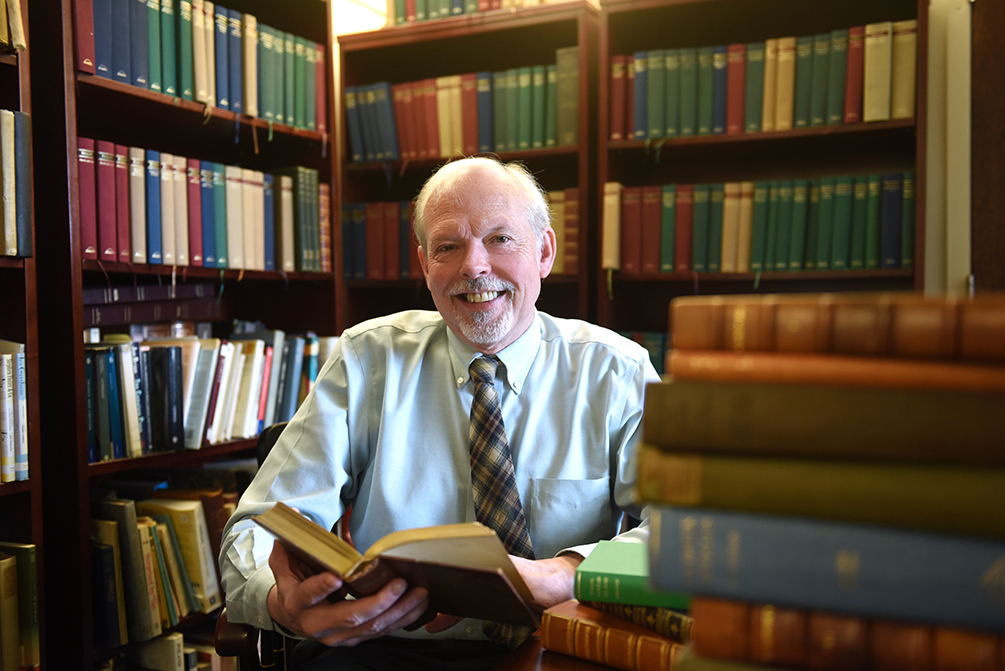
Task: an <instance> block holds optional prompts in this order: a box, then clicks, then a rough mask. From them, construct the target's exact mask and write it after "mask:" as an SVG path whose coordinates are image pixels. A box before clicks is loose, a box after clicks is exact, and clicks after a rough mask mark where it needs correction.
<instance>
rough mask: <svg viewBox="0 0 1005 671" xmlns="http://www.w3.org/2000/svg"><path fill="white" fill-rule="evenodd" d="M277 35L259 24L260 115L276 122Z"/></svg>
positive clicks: (267, 27) (262, 24)
mask: <svg viewBox="0 0 1005 671" xmlns="http://www.w3.org/2000/svg"><path fill="white" fill-rule="evenodd" d="M275 58H276V35H275V31H274V30H273V29H272V28H271V27H270V26H267V25H265V24H264V23H259V24H258V113H259V115H260V116H261V117H262V118H263V119H265V120H266V121H276V98H275V96H276V61H275Z"/></svg>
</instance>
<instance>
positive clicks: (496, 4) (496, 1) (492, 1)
mask: <svg viewBox="0 0 1005 671" xmlns="http://www.w3.org/2000/svg"><path fill="white" fill-rule="evenodd" d="M489 9H502V0H489Z"/></svg>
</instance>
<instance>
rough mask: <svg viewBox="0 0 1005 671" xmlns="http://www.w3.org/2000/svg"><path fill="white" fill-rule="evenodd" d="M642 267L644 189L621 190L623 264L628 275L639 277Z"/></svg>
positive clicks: (622, 268)
mask: <svg viewBox="0 0 1005 671" xmlns="http://www.w3.org/2000/svg"><path fill="white" fill-rule="evenodd" d="M641 265H642V187H639V186H626V187H624V188H623V189H622V190H621V264H620V270H621V272H622V273H624V274H626V275H638V274H639V272H640V271H641Z"/></svg>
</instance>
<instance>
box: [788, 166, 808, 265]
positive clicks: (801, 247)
mask: <svg viewBox="0 0 1005 671" xmlns="http://www.w3.org/2000/svg"><path fill="white" fill-rule="evenodd" d="M809 201H810V181H809V180H808V179H794V180H792V226H791V233H790V234H789V265H788V270H802V269H803V264H804V263H805V259H806V222H807V216H808V215H809V205H810V202H809Z"/></svg>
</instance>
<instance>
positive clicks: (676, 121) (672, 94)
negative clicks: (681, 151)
mask: <svg viewBox="0 0 1005 671" xmlns="http://www.w3.org/2000/svg"><path fill="white" fill-rule="evenodd" d="M663 70H664V73H663V78H664V80H665V83H664V87H665V88H666V104H665V106H664V110H665V112H664V113H665V116H666V119H665V122H666V127H665V128H666V129H665V131H664V132H663V134H662V135H663V137H677V135H678V133H680V49H664V50H663Z"/></svg>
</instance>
